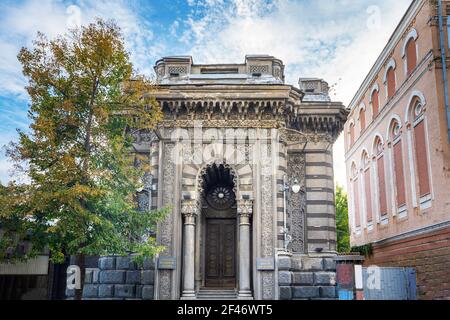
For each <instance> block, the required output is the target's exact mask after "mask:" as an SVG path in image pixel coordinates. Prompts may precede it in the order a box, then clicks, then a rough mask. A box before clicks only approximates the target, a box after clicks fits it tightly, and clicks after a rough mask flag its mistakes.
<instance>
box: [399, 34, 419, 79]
mask: <svg viewBox="0 0 450 320" xmlns="http://www.w3.org/2000/svg"><path fill="white" fill-rule="evenodd" d="M417 37H418V35H417V31H416V29H414V28H412V29H411V30H410V31H409V33H408V35H407V36H406V37H405V41H404V42H403V48H402V58H403V59H404V66H405V73H406V75H407V76H409V75H410V74H411V73H412V72H413V71H414V69H415V68H416V66H417V60H418V59H417V42H416V40H417Z"/></svg>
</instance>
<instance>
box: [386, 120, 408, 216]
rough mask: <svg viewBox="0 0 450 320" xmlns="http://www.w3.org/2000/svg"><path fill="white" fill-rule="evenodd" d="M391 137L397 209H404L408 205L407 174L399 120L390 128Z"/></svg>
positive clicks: (394, 121)
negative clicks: (404, 166) (405, 172)
mask: <svg viewBox="0 0 450 320" xmlns="http://www.w3.org/2000/svg"><path fill="white" fill-rule="evenodd" d="M390 135H391V137H390V138H391V141H392V146H393V147H392V149H393V162H394V179H395V189H396V195H397V199H396V200H397V207H399V208H400V207H402V206H404V205H405V204H406V193H405V174H404V168H403V148H402V138H401V127H400V123H399V122H398V121H397V120H395V119H394V120H393V121H392V123H391V127H390Z"/></svg>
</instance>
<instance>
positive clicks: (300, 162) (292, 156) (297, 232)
mask: <svg viewBox="0 0 450 320" xmlns="http://www.w3.org/2000/svg"><path fill="white" fill-rule="evenodd" d="M287 176H288V179H289V181H288V184H289V185H292V184H293V183H294V181H295V180H297V182H298V183H299V184H300V186H301V189H300V192H299V193H297V194H296V193H294V192H292V190H291V189H289V193H288V197H287V210H286V211H287V215H288V219H289V229H290V230H289V233H290V235H291V237H292V241H291V242H290V244H289V247H288V248H289V249H290V250H291V251H293V252H298V253H303V252H304V251H305V233H304V227H305V211H306V192H305V187H304V186H305V154H304V153H288V172H287Z"/></svg>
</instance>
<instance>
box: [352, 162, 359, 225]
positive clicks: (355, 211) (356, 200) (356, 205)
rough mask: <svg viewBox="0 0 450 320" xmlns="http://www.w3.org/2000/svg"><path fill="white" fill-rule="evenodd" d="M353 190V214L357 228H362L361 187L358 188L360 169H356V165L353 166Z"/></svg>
mask: <svg viewBox="0 0 450 320" xmlns="http://www.w3.org/2000/svg"><path fill="white" fill-rule="evenodd" d="M351 171H352V172H351V174H352V189H353V206H354V207H353V208H354V209H353V214H354V218H355V227H356V228H360V227H361V216H360V208H359V187H358V169H356V165H355V163H353V164H352V168H351Z"/></svg>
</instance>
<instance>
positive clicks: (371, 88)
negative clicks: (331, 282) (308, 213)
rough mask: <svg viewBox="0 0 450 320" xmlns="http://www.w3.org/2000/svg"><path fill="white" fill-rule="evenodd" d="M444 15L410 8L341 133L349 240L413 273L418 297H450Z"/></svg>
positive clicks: (436, 9)
mask: <svg viewBox="0 0 450 320" xmlns="http://www.w3.org/2000/svg"><path fill="white" fill-rule="evenodd" d="M449 13H450V2H449V1H442V2H441V1H429V0H414V1H413V2H412V4H411V5H410V7H409V8H408V10H407V12H406V13H405V15H404V16H403V18H402V20H401V22H400V23H399V25H398V26H397V28H396V29H395V31H394V33H393V35H392V36H391V38H390V39H389V41H388V43H387V45H386V47H385V48H384V50H383V51H382V53H381V54H380V56H379V57H378V59H377V60H376V62H375V64H374V66H373V67H372V69H371V70H370V72H369V74H368V75H367V77H366V78H365V80H364V82H363V83H362V84H361V86H360V88H359V90H358V91H357V93H356V95H355V97H354V98H353V100H352V102H351V104H350V106H349V109H350V115H349V117H348V121H347V123H346V125H345V128H344V130H345V135H346V136H345V150H346V168H347V176H348V186H349V188H348V191H349V197H350V202H349V218H350V226H351V243H352V245H353V246H361V245H366V244H372V247H373V255H372V256H371V257H370V258H369V259H367V260H366V262H365V264H366V265H379V266H391V267H393V266H396V267H399V266H404V267H414V268H415V269H416V272H417V286H418V288H417V289H418V290H417V293H418V297H419V299H443V298H444V299H445V298H447V299H448V298H450V273H449V271H448V270H449V266H450V187H449V183H450V149H449V139H450V135H449V127H450V125H449V123H450V122H449V119H448V118H449V111H448V110H449V108H448V98H446V96H448V95H447V91H448V89H447V90H444V88H445V87H447V88H448V81H447V80H446V79H445V77H447V78H448V70H447V68H448V67H449V65H450V64H449V63H450V61H449V55H450V32H449V31H450V16H448V17H447V15H448V14H449ZM440 21H441V28H440ZM441 48H442V50H441ZM441 52H443V55H441ZM443 66H444V68H443ZM445 66H446V67H447V68H445ZM443 69H445V70H447V71H446V74H443V72H442V71H443Z"/></svg>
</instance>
